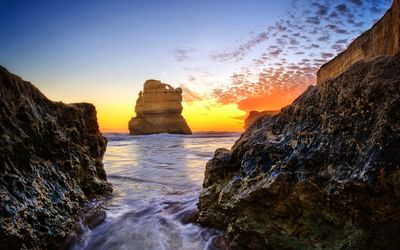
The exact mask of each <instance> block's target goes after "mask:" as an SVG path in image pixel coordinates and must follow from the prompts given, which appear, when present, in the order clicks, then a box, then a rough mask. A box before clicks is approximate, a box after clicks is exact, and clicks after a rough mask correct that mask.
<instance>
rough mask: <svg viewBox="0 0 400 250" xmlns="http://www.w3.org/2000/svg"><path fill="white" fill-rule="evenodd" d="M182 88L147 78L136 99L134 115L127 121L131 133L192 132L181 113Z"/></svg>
mask: <svg viewBox="0 0 400 250" xmlns="http://www.w3.org/2000/svg"><path fill="white" fill-rule="evenodd" d="M181 103H182V89H181V88H176V89H175V88H173V87H171V86H170V85H168V84H165V83H161V82H160V81H157V80H147V81H146V82H145V83H144V88H143V92H142V91H141V92H140V93H139V97H138V99H137V101H136V106H135V112H136V117H133V118H132V119H131V120H130V121H129V124H128V126H129V131H130V134H131V135H147V134H159V133H169V134H192V131H191V130H190V128H189V126H188V125H187V123H186V121H185V118H183V116H182V115H181V113H182V110H183V108H182V104H181Z"/></svg>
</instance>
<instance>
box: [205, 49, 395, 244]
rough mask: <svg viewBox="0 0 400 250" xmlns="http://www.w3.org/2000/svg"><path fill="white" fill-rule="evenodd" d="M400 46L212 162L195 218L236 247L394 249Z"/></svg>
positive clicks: (260, 126)
mask: <svg viewBox="0 0 400 250" xmlns="http://www.w3.org/2000/svg"><path fill="white" fill-rule="evenodd" d="M399 110H400V55H397V56H395V57H381V58H376V59H373V60H370V61H361V62H359V63H356V64H355V65H353V66H352V67H350V68H349V70H347V71H346V72H344V73H343V74H341V75H340V76H339V77H337V78H334V79H332V80H328V81H325V82H322V83H320V84H319V85H317V86H316V87H309V88H308V89H307V90H306V91H305V93H303V94H302V95H301V96H300V97H299V98H298V99H297V100H296V101H295V102H294V103H293V104H292V105H290V106H288V107H287V108H285V109H283V110H282V111H281V113H279V114H277V115H275V116H272V117H271V116H266V117H263V118H261V119H259V120H258V121H257V122H256V123H255V124H254V125H253V126H251V127H250V128H249V129H248V130H247V131H246V132H245V133H244V134H243V135H242V136H241V138H240V139H239V140H238V141H237V142H236V143H235V145H234V146H233V148H232V149H231V150H227V149H218V150H217V151H216V152H215V155H214V158H213V159H212V160H210V161H209V162H208V163H207V166H206V172H205V180H204V184H203V186H204V190H203V191H202V193H201V196H200V201H199V204H198V206H199V210H200V213H199V222H201V223H203V224H205V225H209V226H214V227H217V228H220V229H223V230H225V237H226V238H227V241H228V242H230V244H231V247H232V248H234V249H398V247H399V246H400V238H399V237H398V235H399V233H400V214H399V211H400V125H399V124H400V112H399Z"/></svg>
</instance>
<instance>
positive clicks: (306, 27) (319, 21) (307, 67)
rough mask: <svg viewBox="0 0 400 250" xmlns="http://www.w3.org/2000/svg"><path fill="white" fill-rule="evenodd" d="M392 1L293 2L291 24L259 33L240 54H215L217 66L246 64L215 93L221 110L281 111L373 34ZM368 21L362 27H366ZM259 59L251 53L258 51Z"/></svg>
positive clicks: (288, 17) (238, 49)
mask: <svg viewBox="0 0 400 250" xmlns="http://www.w3.org/2000/svg"><path fill="white" fill-rule="evenodd" d="M389 5H390V1H389V0H374V1H362V0H348V1H347V0H335V1H333V0H325V1H317V0H310V1H299V0H292V1H291V4H290V9H288V11H287V14H286V15H285V18H283V19H280V20H278V21H277V22H276V23H275V24H273V25H270V26H267V27H264V28H263V29H262V30H258V31H257V32H255V31H253V32H250V34H251V35H250V36H249V38H248V39H245V40H244V42H239V43H238V44H237V45H236V46H234V49H232V50H225V49H222V50H221V51H218V50H215V51H213V52H212V53H211V58H212V60H213V61H214V62H225V63H237V62H239V61H242V59H244V58H245V57H246V59H247V57H250V56H253V58H250V60H249V62H250V63H245V64H244V65H242V66H240V67H239V68H238V69H237V70H235V71H234V72H233V73H232V75H231V78H230V79H229V80H228V81H226V82H225V83H223V84H220V85H219V87H217V88H214V89H213V90H212V96H213V97H214V98H215V99H216V100H217V101H218V102H219V103H221V104H232V103H233V104H237V105H238V107H239V108H240V109H242V110H246V111H250V110H252V109H254V110H264V109H279V107H278V106H280V107H281V106H282V105H287V104H289V103H290V102H291V101H292V100H293V99H294V98H295V97H296V96H297V95H298V94H300V93H301V92H302V91H303V90H304V89H305V88H306V87H307V86H308V85H310V84H314V83H315V81H316V72H317V71H318V69H319V67H320V66H321V65H322V64H324V63H326V62H327V61H328V60H329V59H331V58H333V57H334V56H335V55H336V54H338V53H340V52H341V51H343V50H344V49H345V48H346V46H347V45H348V44H349V42H350V41H352V40H353V39H354V38H355V37H357V36H358V35H359V34H360V33H361V32H363V31H364V30H366V29H368V28H370V26H371V25H372V20H373V19H375V18H379V17H380V16H382V15H383V14H384V13H383V12H384V10H386V9H387V8H388V7H389ZM360 20H362V21H360ZM256 46H259V47H257V53H258V54H256V53H251V52H253V51H255V47H256Z"/></svg>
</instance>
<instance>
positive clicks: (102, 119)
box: [96, 87, 305, 133]
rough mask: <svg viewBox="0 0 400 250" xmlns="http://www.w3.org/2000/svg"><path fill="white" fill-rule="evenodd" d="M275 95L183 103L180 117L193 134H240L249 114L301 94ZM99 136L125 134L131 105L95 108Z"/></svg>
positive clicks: (298, 91) (281, 104)
mask: <svg viewBox="0 0 400 250" xmlns="http://www.w3.org/2000/svg"><path fill="white" fill-rule="evenodd" d="M304 88H305V87H303V88H297V89H294V90H292V91H291V92H285V93H283V92H282V91H275V92H270V93H266V94H264V95H259V96H256V97H250V98H247V99H245V100H242V101H240V102H239V104H238V105H236V104H220V103H218V102H217V101H215V100H197V101H192V102H190V103H187V102H183V107H184V108H183V113H182V115H183V117H184V118H185V119H186V121H187V123H188V125H189V127H190V128H191V129H192V131H193V132H204V131H217V132H241V131H243V124H244V119H245V118H246V116H247V113H248V112H249V111H252V110H257V111H265V110H266V111H267V110H280V109H281V108H283V107H285V106H287V105H289V104H291V103H292V102H293V101H294V100H295V99H296V98H297V97H298V96H299V95H300V94H301V93H302V92H303V91H304ZM96 108H97V118H98V122H99V127H100V131H101V132H123V133H128V132H129V131H128V122H129V120H130V119H131V118H132V117H133V116H135V113H134V111H133V109H134V108H133V107H132V103H118V104H109V103H108V104H96Z"/></svg>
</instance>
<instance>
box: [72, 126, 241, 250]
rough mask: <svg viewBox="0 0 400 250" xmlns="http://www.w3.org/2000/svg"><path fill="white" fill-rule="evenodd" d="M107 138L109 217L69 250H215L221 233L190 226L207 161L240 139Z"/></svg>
mask: <svg viewBox="0 0 400 250" xmlns="http://www.w3.org/2000/svg"><path fill="white" fill-rule="evenodd" d="M106 137H107V138H108V139H109V143H108V146H107V152H106V154H105V156H104V166H105V169H106V171H107V175H108V180H109V181H110V182H111V183H112V184H113V187H114V192H113V194H112V196H111V198H110V199H109V200H108V201H107V202H106V205H105V206H106V215H107V216H106V219H105V221H104V222H103V223H102V224H100V225H99V226H97V227H95V228H94V229H92V230H90V229H88V228H86V229H85V232H84V233H83V235H81V237H80V240H79V241H78V242H77V243H76V244H75V246H73V248H72V249H141V250H142V249H217V248H218V247H217V243H216V241H217V239H218V236H219V235H220V234H221V232H219V231H218V230H214V229H210V228H203V227H200V226H199V225H197V224H194V223H191V221H192V220H193V216H194V215H195V214H196V211H197V208H196V203H197V201H198V196H199V193H200V191H201V185H202V181H203V177H204V169H205V165H206V162H207V161H208V160H209V159H210V158H211V157H212V156H213V154H214V151H215V149H217V148H221V147H224V148H230V147H231V146H232V145H233V143H234V142H235V140H237V139H238V137H239V134H236V133H233V134H201V133H197V134H194V135H191V136H182V135H166V134H160V135H150V136H128V135H124V134H106Z"/></svg>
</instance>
